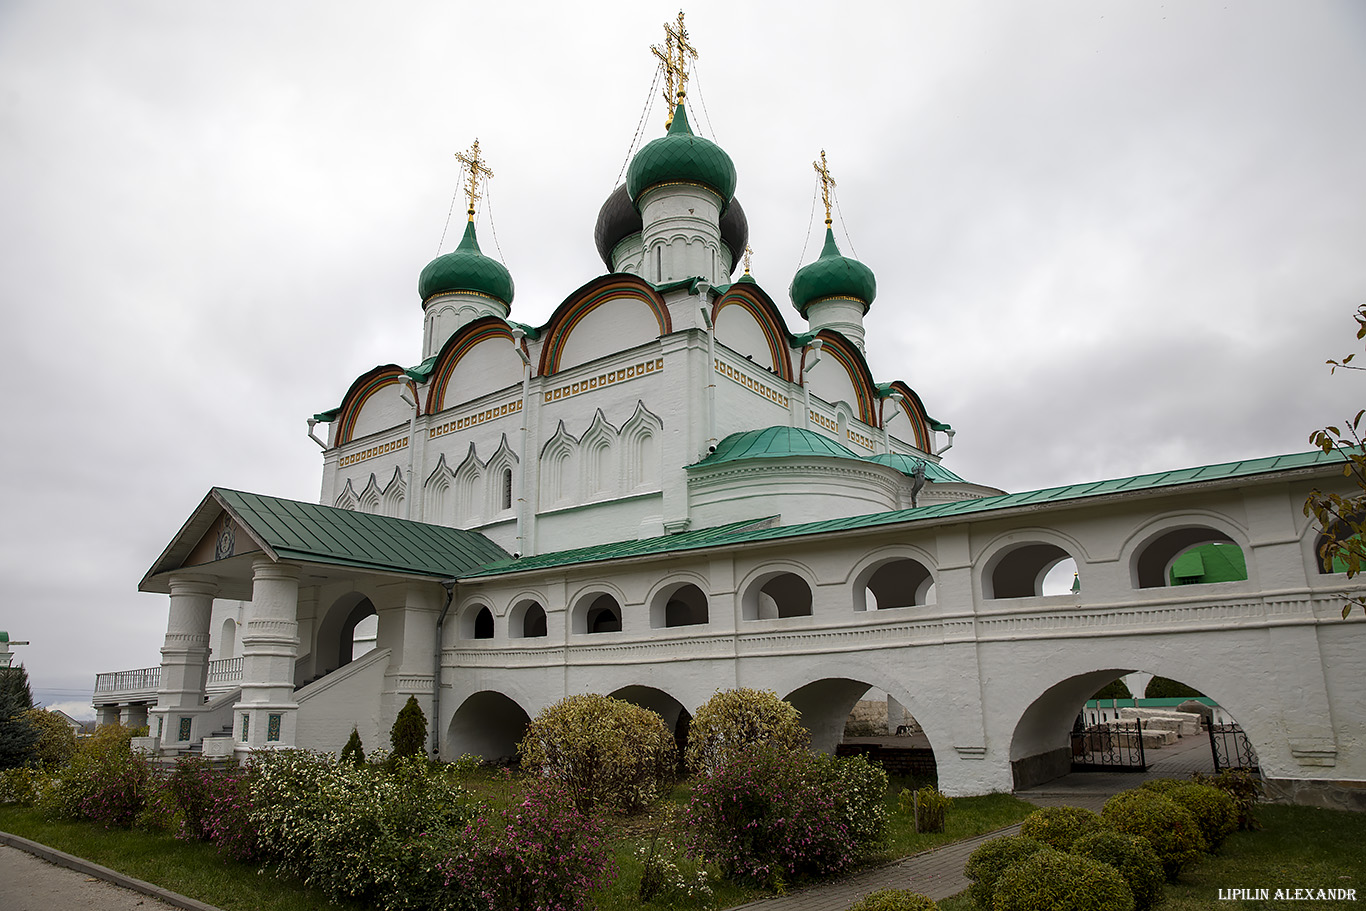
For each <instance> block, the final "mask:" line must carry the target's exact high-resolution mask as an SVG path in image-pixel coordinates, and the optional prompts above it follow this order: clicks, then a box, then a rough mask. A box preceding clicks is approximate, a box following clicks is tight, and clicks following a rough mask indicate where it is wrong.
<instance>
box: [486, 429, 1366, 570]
mask: <svg viewBox="0 0 1366 911" xmlns="http://www.w3.org/2000/svg"><path fill="white" fill-rule="evenodd" d="M1343 461H1345V459H1344V457H1343V456H1342V455H1341V454H1339V453H1337V452H1332V453H1324V452H1322V451H1319V450H1315V451H1314V452H1303V453H1294V454H1292V455H1283V456H1269V457H1267V458H1262V459H1244V460H1241V461H1237V462H1222V463H1219V464H1216V465H1204V466H1201V467H1198V468H1182V469H1178V470H1175V471H1160V472H1153V473H1150V474H1141V475H1135V476H1133V477H1129V478H1116V479H1113V480H1109V481H1088V482H1086V483H1082V484H1069V485H1067V486H1064V487H1048V488H1044V489H1042V490H1030V491H1024V492H1022V493H1010V494H1001V495H997V496H991V497H978V498H976V499H971V500H955V501H952V502H946V503H935V504H933V505H930V506H920V507H917V508H914V509H898V510H893V511H890V512H879V513H872V514H870V515H862V516H850V517H847V518H840V519H827V520H825V521H822V522H806V523H803V524H800V525H775V524H774V521H773V519H766V520H761V521H758V522H735V523H732V524H730V525H722V526H717V527H715V528H706V529H699V530H696V531H687V532H682V533H680V534H673V535H665V536H663V537H659V538H646V539H644V540H639V541H621V542H617V543H613V544H601V545H598V546H595V547H581V548H576V549H574V550H565V551H558V552H555V553H547V554H538V555H536V556H531V557H521V558H519V559H507V560H504V561H501V562H497V563H490V564H488V565H486V566H484V567H483V568H481V569H476V570H474V571H471V572H469V573H466V574H465V575H464V576H462V578H479V577H488V576H495V575H502V574H505V573H515V572H527V571H535V570H545V569H553V568H556V567H562V566H572V565H576V564H586V563H597V562H604V561H608V560H620V559H629V558H632V557H647V556H652V555H655V554H665V553H674V552H677V551H685V550H699V549H702V548H707V547H726V546H734V545H738V544H751V543H757V542H761V541H773V540H781V539H784V538H797V537H803V536H806V535H822V534H831V533H838V532H843V531H856V530H860V529H867V528H877V527H880V526H886V525H897V524H901V523H906V522H915V521H923V520H935V519H956V518H958V517H960V516H970V515H974V514H977V513H986V512H996V511H1004V510H1009V509H1014V508H1045V507H1048V506H1052V505H1056V504H1060V503H1065V502H1068V501H1074V500H1078V501H1079V500H1086V499H1093V498H1104V497H1110V496H1115V495H1123V494H1137V493H1143V492H1156V491H1161V490H1164V489H1169V488H1173V489H1174V488H1179V487H1183V486H1187V485H1203V484H1213V483H1218V482H1221V481H1233V480H1238V479H1240V478H1250V477H1255V476H1257V475H1264V474H1276V473H1280V472H1289V471H1312V470H1314V469H1323V468H1326V467H1329V466H1332V467H1337V466H1340V465H1341V464H1342V463H1343Z"/></svg>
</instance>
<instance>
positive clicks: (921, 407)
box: [888, 380, 933, 452]
mask: <svg viewBox="0 0 1366 911" xmlns="http://www.w3.org/2000/svg"><path fill="white" fill-rule="evenodd" d="M888 386H889V388H890V389H891V390H892V391H893V392H899V393H901V394H902V395H903V396H905V398H904V399H902V400H901V402H900V403H899V404H900V406H901V411H902V413H903V414H905V415H906V417H907V418H908V419H909V420H910V425H911V430H912V432H913V433H914V435H915V436H914V443H915V448H916V449H919V450H920V451H921V452H931V451H932V450H931V446H932V445H933V444H932V443H931V441H930V440H931V438H930V430H931V426H930V425H931V419H930V415H929V413H928V412H926V411H925V403H924V402H922V401H920V396H919V395H917V394H916V391H915V390H914V389H912V388H911V387H910V386H907V385H906V384H905V383H904V382H903V381H901V380H893V381H892V382H891V383H890V384H888ZM888 420H890V417H889V418H888ZM897 429H900V428H897Z"/></svg>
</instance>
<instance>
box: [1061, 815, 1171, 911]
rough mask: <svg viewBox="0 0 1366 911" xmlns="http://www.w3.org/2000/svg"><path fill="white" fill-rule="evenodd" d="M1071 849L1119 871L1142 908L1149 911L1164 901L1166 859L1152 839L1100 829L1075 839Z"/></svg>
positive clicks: (1140, 908)
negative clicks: (1158, 856)
mask: <svg viewBox="0 0 1366 911" xmlns="http://www.w3.org/2000/svg"><path fill="white" fill-rule="evenodd" d="M1071 851H1072V853H1073V854H1080V855H1081V856H1082V857H1089V858H1091V859H1092V860H1098V861H1100V862H1101V863H1107V864H1109V865H1110V866H1112V867H1114V868H1115V869H1116V870H1118V871H1119V875H1120V876H1122V877H1124V881H1125V882H1126V883H1128V884H1129V891H1130V892H1132V893H1133V894H1134V904H1135V906H1136V908H1137V909H1138V911H1146V909H1148V908H1151V907H1152V906H1153V905H1156V904H1157V903H1158V902H1159V901H1161V900H1162V881H1163V879H1164V876H1163V873H1162V862H1161V861H1160V860H1158V859H1157V852H1156V851H1154V850H1153V846H1152V844H1151V843H1150V842H1149V841H1148V839H1146V838H1143V837H1141V836H1138V835H1127V834H1125V833H1124V832H1116V831H1114V830H1113V829H1097V830H1096V831H1094V832H1091V833H1090V834H1089V835H1083V836H1081V837H1080V838H1078V839H1077V840H1076V841H1074V842H1072V848H1071Z"/></svg>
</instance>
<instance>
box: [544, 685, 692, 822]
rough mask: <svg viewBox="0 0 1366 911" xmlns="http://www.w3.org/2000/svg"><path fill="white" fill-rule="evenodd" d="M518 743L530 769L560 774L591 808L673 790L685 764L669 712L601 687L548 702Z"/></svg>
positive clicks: (583, 807) (643, 801)
mask: <svg viewBox="0 0 1366 911" xmlns="http://www.w3.org/2000/svg"><path fill="white" fill-rule="evenodd" d="M517 749H518V752H519V753H520V754H521V758H522V768H523V769H524V770H526V771H528V772H532V773H534V774H540V775H544V776H546V777H548V778H551V779H554V780H555V781H558V782H560V784H561V785H562V786H563V787H564V788H565V790H567V791H568V792H569V795H570V797H571V798H572V799H573V801H574V806H575V807H577V808H578V809H579V811H580V812H583V813H591V812H592V811H593V810H594V809H596V808H597V807H599V806H606V807H620V808H621V809H625V810H636V809H640V808H642V807H644V806H646V805H648V804H649V803H651V802H652V801H654V800H655V799H656V798H657V797H659V796H660V795H661V794H663V793H664V792H665V791H667V790H668V788H669V786H670V784H671V783H672V781H673V776H674V772H675V770H676V769H677V767H678V760H677V748H676V747H675V746H674V738H673V734H671V733H670V732H669V729H668V727H667V726H666V725H665V724H664V719H663V718H660V717H659V715H657V714H656V713H654V712H652V711H650V710H649V709H644V708H641V707H640V706H638V705H632V704H631V703H629V702H625V701H623V700H621V699H613V698H612V697H610V696H600V695H598V694H596V693H588V694H586V695H582V696H570V697H568V698H566V699H562V700H560V701H559V702H557V703H555V704H554V705H552V706H549V707H547V708H546V709H544V710H542V711H541V713H540V714H539V715H537V716H536V717H535V718H534V719H532V722H531V724H529V725H528V726H527V729H526V736H525V737H524V738H523V739H522V742H521V744H520V745H519V746H518V748H517Z"/></svg>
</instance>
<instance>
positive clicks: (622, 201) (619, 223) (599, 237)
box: [593, 184, 644, 270]
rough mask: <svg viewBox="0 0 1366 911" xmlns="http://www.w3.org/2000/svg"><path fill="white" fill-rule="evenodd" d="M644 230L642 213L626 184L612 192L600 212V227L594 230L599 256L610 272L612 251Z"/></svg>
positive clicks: (594, 239)
mask: <svg viewBox="0 0 1366 911" xmlns="http://www.w3.org/2000/svg"><path fill="white" fill-rule="evenodd" d="M643 228H644V223H643V222H642V221H641V220H640V213H639V212H637V211H636V207H635V204H634V203H632V202H631V195H630V194H629V193H627V192H626V184H622V185H621V186H619V187H617V188H616V189H615V190H613V191H612V195H610V196H608V197H607V201H606V202H604V203H603V204H602V208H601V209H599V210H598V225H597V227H596V228H594V229H593V243H595V244H597V247H598V256H600V257H602V261H603V263H604V264H605V265H606V266H607V268H608V269H609V270H610V269H611V268H612V251H613V250H614V249H616V246H617V244H619V243H621V242H622V241H623V240H625V239H626V238H628V237H630V236H631V235H632V234H639V233H640V232H641V231H642V230H643Z"/></svg>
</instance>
